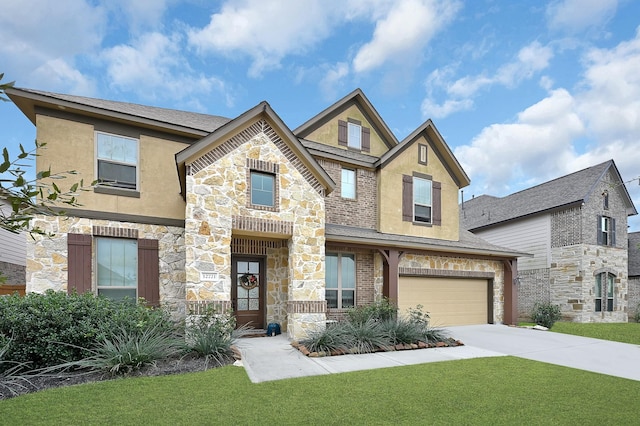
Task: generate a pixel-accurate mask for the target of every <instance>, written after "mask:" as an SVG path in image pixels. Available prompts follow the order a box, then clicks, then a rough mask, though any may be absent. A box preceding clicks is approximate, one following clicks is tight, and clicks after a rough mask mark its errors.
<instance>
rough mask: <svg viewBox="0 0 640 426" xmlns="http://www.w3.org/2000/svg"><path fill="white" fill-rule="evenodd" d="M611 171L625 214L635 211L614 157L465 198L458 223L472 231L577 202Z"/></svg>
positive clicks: (583, 198) (586, 196)
mask: <svg viewBox="0 0 640 426" xmlns="http://www.w3.org/2000/svg"><path fill="white" fill-rule="evenodd" d="M610 170H611V171H612V172H613V173H614V174H615V176H616V179H617V180H619V182H620V185H619V186H618V188H621V190H620V192H621V193H622V194H623V197H624V199H625V201H626V204H627V212H628V215H629V216H631V215H634V214H637V213H638V212H637V211H636V209H635V206H634V205H633V201H632V200H631V197H630V196H629V193H628V192H627V189H626V187H625V186H624V185H623V184H622V183H623V182H622V178H621V177H620V173H619V172H618V168H617V167H616V165H615V163H614V162H613V160H609V161H605V162H604V163H600V164H597V165H595V166H591V167H588V168H586V169H583V170H580V171H577V172H575V173H571V174H568V175H566V176H562V177H559V178H557V179H554V180H551V181H549V182H545V183H542V184H540V185H537V186H534V187H532V188H528V189H525V190H522V191H520V192H516V193H514V194H511V195H508V196H506V197H502V198H498V197H493V196H487V195H483V196H480V197H476V198H473V199H471V200H469V201H465V202H464V203H463V205H462V206H461V208H460V226H461V227H462V228H464V229H468V230H471V231H473V230H477V229H480V228H485V227H489V226H492V225H496V224H498V223H502V222H507V221H510V220H514V219H518V218H522V217H525V216H531V215H534V214H537V213H542V212H546V211H550V210H554V209H557V208H561V207H569V206H571V205H580V204H582V203H584V202H586V201H587V200H588V199H589V197H590V196H591V195H592V193H593V191H594V190H595V188H596V185H597V184H598V183H599V182H600V180H601V179H602V178H603V177H604V176H605V174H606V173H607V172H608V171H610Z"/></svg>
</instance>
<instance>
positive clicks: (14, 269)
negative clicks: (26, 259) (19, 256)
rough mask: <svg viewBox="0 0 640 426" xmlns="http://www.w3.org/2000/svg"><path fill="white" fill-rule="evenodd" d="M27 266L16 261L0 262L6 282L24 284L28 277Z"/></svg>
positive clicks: (1, 272)
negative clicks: (17, 263)
mask: <svg viewBox="0 0 640 426" xmlns="http://www.w3.org/2000/svg"><path fill="white" fill-rule="evenodd" d="M26 269H27V268H26V267H25V266H23V265H16V264H15V263H8V262H0V275H1V276H2V277H4V280H5V281H4V284H14V285H17V284H19V285H23V284H24V283H25V279H26Z"/></svg>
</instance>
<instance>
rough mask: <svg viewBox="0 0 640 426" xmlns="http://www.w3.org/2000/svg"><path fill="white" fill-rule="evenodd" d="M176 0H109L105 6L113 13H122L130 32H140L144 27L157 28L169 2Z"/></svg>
mask: <svg viewBox="0 0 640 426" xmlns="http://www.w3.org/2000/svg"><path fill="white" fill-rule="evenodd" d="M177 1H178V0H135V1H131V0H110V1H109V2H107V4H106V6H107V7H110V9H111V10H112V12H113V13H116V14H123V15H124V17H125V19H126V20H127V22H128V25H127V27H128V28H129V30H130V32H132V33H134V34H135V33H141V32H143V30H145V29H149V28H158V27H160V26H161V24H162V18H163V16H164V13H165V12H166V10H167V8H168V7H169V5H170V4H172V3H176V2H177Z"/></svg>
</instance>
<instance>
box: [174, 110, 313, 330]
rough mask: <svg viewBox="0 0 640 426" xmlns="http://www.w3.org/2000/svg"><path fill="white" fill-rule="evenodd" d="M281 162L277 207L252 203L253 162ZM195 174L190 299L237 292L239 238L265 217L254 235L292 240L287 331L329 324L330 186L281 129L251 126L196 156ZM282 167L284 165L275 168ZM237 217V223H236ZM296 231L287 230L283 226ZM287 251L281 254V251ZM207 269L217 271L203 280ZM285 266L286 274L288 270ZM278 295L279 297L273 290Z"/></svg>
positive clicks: (189, 211) (189, 218)
mask: <svg viewBox="0 0 640 426" xmlns="http://www.w3.org/2000/svg"><path fill="white" fill-rule="evenodd" d="M257 161H259V162H260V164H263V165H274V168H273V170H277V174H276V175H275V176H276V185H278V188H277V191H276V192H277V194H278V195H279V199H278V202H277V206H276V208H266V209H265V208H261V207H260V206H251V203H250V202H249V200H248V197H249V196H250V194H249V191H250V188H249V184H248V180H247V173H248V170H247V169H248V164H255V163H256V162H257ZM193 164H197V166H198V167H191V166H189V167H188V168H187V169H188V173H187V178H186V182H187V208H186V214H185V217H186V220H185V243H186V265H185V269H186V298H187V300H188V301H229V300H230V299H231V241H232V238H233V237H234V236H236V235H238V236H241V235H247V233H248V231H247V230H245V229H240V228H239V225H238V224H239V223H247V222H251V221H253V222H255V221H262V222H261V223H269V226H265V227H259V229H260V230H259V231H253V232H249V233H248V235H253V236H255V237H262V238H277V239H286V240H287V244H288V247H287V249H286V250H287V256H288V259H287V262H286V264H287V269H288V271H287V273H286V276H287V277H288V286H287V305H286V306H282V307H280V308H277V309H276V308H275V307H273V308H272V309H273V310H272V313H273V315H276V313H275V312H276V311H278V312H280V314H278V315H282V314H283V313H284V310H285V309H286V312H287V327H286V330H287V333H288V335H289V337H291V338H294V339H299V338H302V337H304V336H306V335H307V333H308V332H309V331H312V330H315V329H317V328H318V327H323V326H324V324H325V310H326V302H325V292H324V289H325V285H324V278H325V275H324V246H325V237H324V226H325V206H324V193H323V192H322V191H319V190H318V187H317V182H316V181H313V179H311V178H310V177H309V173H307V172H304V171H301V166H300V165H299V164H298V163H297V157H296V156H295V154H293V152H292V151H291V150H290V149H289V147H288V145H287V144H286V143H285V142H283V140H282V139H281V138H280V137H279V136H278V135H277V134H276V133H275V132H274V131H273V129H272V128H271V126H270V125H269V123H268V122H266V121H264V120H258V121H256V122H255V123H253V124H251V125H249V126H248V127H247V129H246V130H244V131H243V132H241V133H240V134H239V135H236V136H234V137H232V138H231V139H229V140H228V141H223V142H221V143H220V144H217V145H215V146H214V147H213V148H212V150H211V151H209V152H208V153H205V154H204V155H203V156H202V157H201V158H200V159H197V160H194V162H193ZM275 166H277V167H275ZM234 220H235V221H236V228H234ZM284 230H286V232H290V233H291V234H290V235H284V234H283V232H284ZM282 255H283V254H282V253H280V254H279V256H282ZM201 272H215V273H216V275H215V277H216V278H215V280H214V281H203V280H202V279H201V276H200V273H201ZM284 275H285V274H284V273H281V276H284ZM271 296H272V297H273V298H274V302H275V300H276V299H277V298H278V297H280V296H278V297H275V294H274V293H273V292H271Z"/></svg>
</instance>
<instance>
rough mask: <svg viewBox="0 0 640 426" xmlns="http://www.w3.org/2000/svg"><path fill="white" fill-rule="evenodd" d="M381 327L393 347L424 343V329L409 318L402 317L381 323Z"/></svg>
mask: <svg viewBox="0 0 640 426" xmlns="http://www.w3.org/2000/svg"><path fill="white" fill-rule="evenodd" d="M381 327H382V329H383V330H384V331H385V334H386V336H387V337H388V338H389V342H390V343H391V344H392V345H397V344H399V343H403V344H410V343H416V342H418V341H420V340H422V341H424V334H425V333H424V331H425V330H424V327H423V326H422V325H420V324H416V323H415V322H413V321H411V320H409V319H407V318H402V317H400V318H396V319H391V320H387V321H384V322H382V323H381Z"/></svg>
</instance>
